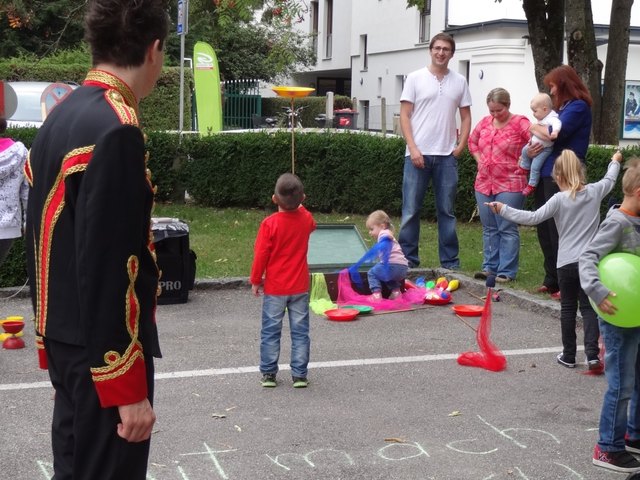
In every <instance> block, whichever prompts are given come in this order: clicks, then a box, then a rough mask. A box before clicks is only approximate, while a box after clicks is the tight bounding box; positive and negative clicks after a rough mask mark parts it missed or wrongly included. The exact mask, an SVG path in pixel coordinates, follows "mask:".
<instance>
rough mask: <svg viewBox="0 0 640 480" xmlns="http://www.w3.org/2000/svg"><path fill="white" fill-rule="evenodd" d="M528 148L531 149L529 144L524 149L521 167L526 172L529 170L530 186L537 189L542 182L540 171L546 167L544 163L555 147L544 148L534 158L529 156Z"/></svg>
mask: <svg viewBox="0 0 640 480" xmlns="http://www.w3.org/2000/svg"><path fill="white" fill-rule="evenodd" d="M527 148H529V144H527V145H525V146H524V147H522V155H521V156H520V167H522V168H524V169H525V170H529V185H531V186H532V187H535V186H537V185H538V182H539V181H540V170H541V169H542V166H543V165H544V161H545V160H546V159H547V157H548V156H549V155H550V154H551V150H553V146H549V147H544V148H543V149H542V151H541V152H540V153H539V154H538V155H536V156H535V157H533V158H531V157H529V155H527Z"/></svg>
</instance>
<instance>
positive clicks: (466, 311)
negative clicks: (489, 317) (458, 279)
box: [451, 305, 484, 317]
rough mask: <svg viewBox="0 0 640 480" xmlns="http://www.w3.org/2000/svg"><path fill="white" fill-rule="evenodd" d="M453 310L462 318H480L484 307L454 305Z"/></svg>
mask: <svg viewBox="0 0 640 480" xmlns="http://www.w3.org/2000/svg"><path fill="white" fill-rule="evenodd" d="M451 309H452V310H453V311H454V313H455V314H456V315H460V316H461V317H479V316H481V315H482V312H483V311H484V307H481V306H479V305H454V306H453V307H451Z"/></svg>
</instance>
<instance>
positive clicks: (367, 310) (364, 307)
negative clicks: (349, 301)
mask: <svg viewBox="0 0 640 480" xmlns="http://www.w3.org/2000/svg"><path fill="white" fill-rule="evenodd" d="M340 308H341V309H345V308H350V309H352V310H358V311H359V312H360V313H371V312H373V307H372V306H370V305H342V306H341V307H340Z"/></svg>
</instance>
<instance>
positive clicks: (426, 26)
mask: <svg viewBox="0 0 640 480" xmlns="http://www.w3.org/2000/svg"><path fill="white" fill-rule="evenodd" d="M430 38H431V0H424V5H423V6H422V8H421V9H420V39H419V41H420V43H427V42H429V40H430Z"/></svg>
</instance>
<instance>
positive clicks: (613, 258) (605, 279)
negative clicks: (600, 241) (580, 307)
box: [591, 252, 640, 328]
mask: <svg viewBox="0 0 640 480" xmlns="http://www.w3.org/2000/svg"><path fill="white" fill-rule="evenodd" d="M598 271H599V272H600V281H601V282H602V284H603V285H604V286H605V287H607V288H608V289H609V291H611V292H614V293H615V294H616V296H615V297H614V296H609V297H607V298H608V299H609V301H610V302H611V303H612V304H613V305H615V306H616V307H617V310H616V313H615V314H614V315H609V314H607V313H604V312H601V311H600V309H598V306H597V305H595V304H594V302H593V301H591V305H593V308H594V309H595V310H596V311H597V312H598V315H600V316H601V317H602V318H603V319H604V320H606V321H607V322H609V323H610V324H612V325H615V326H617V327H624V328H633V327H640V295H638V285H640V257H639V256H637V255H633V254H631V253H622V252H620V253H610V254H609V255H607V256H605V257H604V258H603V259H602V260H600V263H599V264H598Z"/></svg>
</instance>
